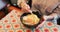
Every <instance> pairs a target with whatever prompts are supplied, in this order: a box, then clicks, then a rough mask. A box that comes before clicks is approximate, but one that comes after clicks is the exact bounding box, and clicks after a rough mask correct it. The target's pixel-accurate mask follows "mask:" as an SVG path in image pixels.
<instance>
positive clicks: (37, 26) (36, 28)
mask: <svg viewBox="0 0 60 32" xmlns="http://www.w3.org/2000/svg"><path fill="white" fill-rule="evenodd" d="M45 22H46V21H43V22H42V23H41V24H40V25H38V26H37V27H36V29H39V28H40V27H42V26H43V25H44V23H45Z"/></svg>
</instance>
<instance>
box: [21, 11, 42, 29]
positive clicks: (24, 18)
mask: <svg viewBox="0 0 60 32" xmlns="http://www.w3.org/2000/svg"><path fill="white" fill-rule="evenodd" d="M20 20H21V22H22V24H23V25H24V26H26V27H28V28H32V27H34V28H36V27H37V26H38V25H39V24H41V23H42V20H43V17H42V15H41V13H40V12H39V11H36V12H34V11H33V12H32V13H23V14H22V15H21V17H20Z"/></svg>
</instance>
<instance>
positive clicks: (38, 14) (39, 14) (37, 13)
mask: <svg viewBox="0 0 60 32" xmlns="http://www.w3.org/2000/svg"><path fill="white" fill-rule="evenodd" d="M32 13H33V14H35V15H37V16H38V18H40V21H39V23H37V24H35V25H26V24H24V23H23V22H22V20H23V17H24V16H26V15H28V14H31V13H24V14H22V15H21V18H20V20H21V22H22V24H23V25H24V26H26V27H28V28H32V27H34V28H36V27H37V26H38V25H39V24H40V23H41V21H42V15H41V13H40V12H39V11H36V12H32Z"/></svg>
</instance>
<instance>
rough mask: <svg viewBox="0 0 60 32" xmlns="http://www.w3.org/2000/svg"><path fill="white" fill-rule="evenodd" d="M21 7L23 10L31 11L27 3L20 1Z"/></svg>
mask: <svg viewBox="0 0 60 32" xmlns="http://www.w3.org/2000/svg"><path fill="white" fill-rule="evenodd" d="M21 8H22V10H23V11H24V12H30V13H32V11H31V10H30V6H29V5H27V4H26V3H21Z"/></svg>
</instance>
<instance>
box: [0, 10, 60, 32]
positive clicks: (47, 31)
mask: <svg viewBox="0 0 60 32" xmlns="http://www.w3.org/2000/svg"><path fill="white" fill-rule="evenodd" d="M22 14H23V12H18V11H15V10H13V11H11V12H10V13H9V14H8V15H6V16H5V17H4V18H2V19H1V20H0V32H60V31H59V30H60V27H59V25H55V24H54V23H53V22H51V21H46V23H44V25H43V26H42V27H40V28H39V29H28V28H26V27H25V26H24V25H23V24H22V23H21V21H20V16H21V15H22Z"/></svg>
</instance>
